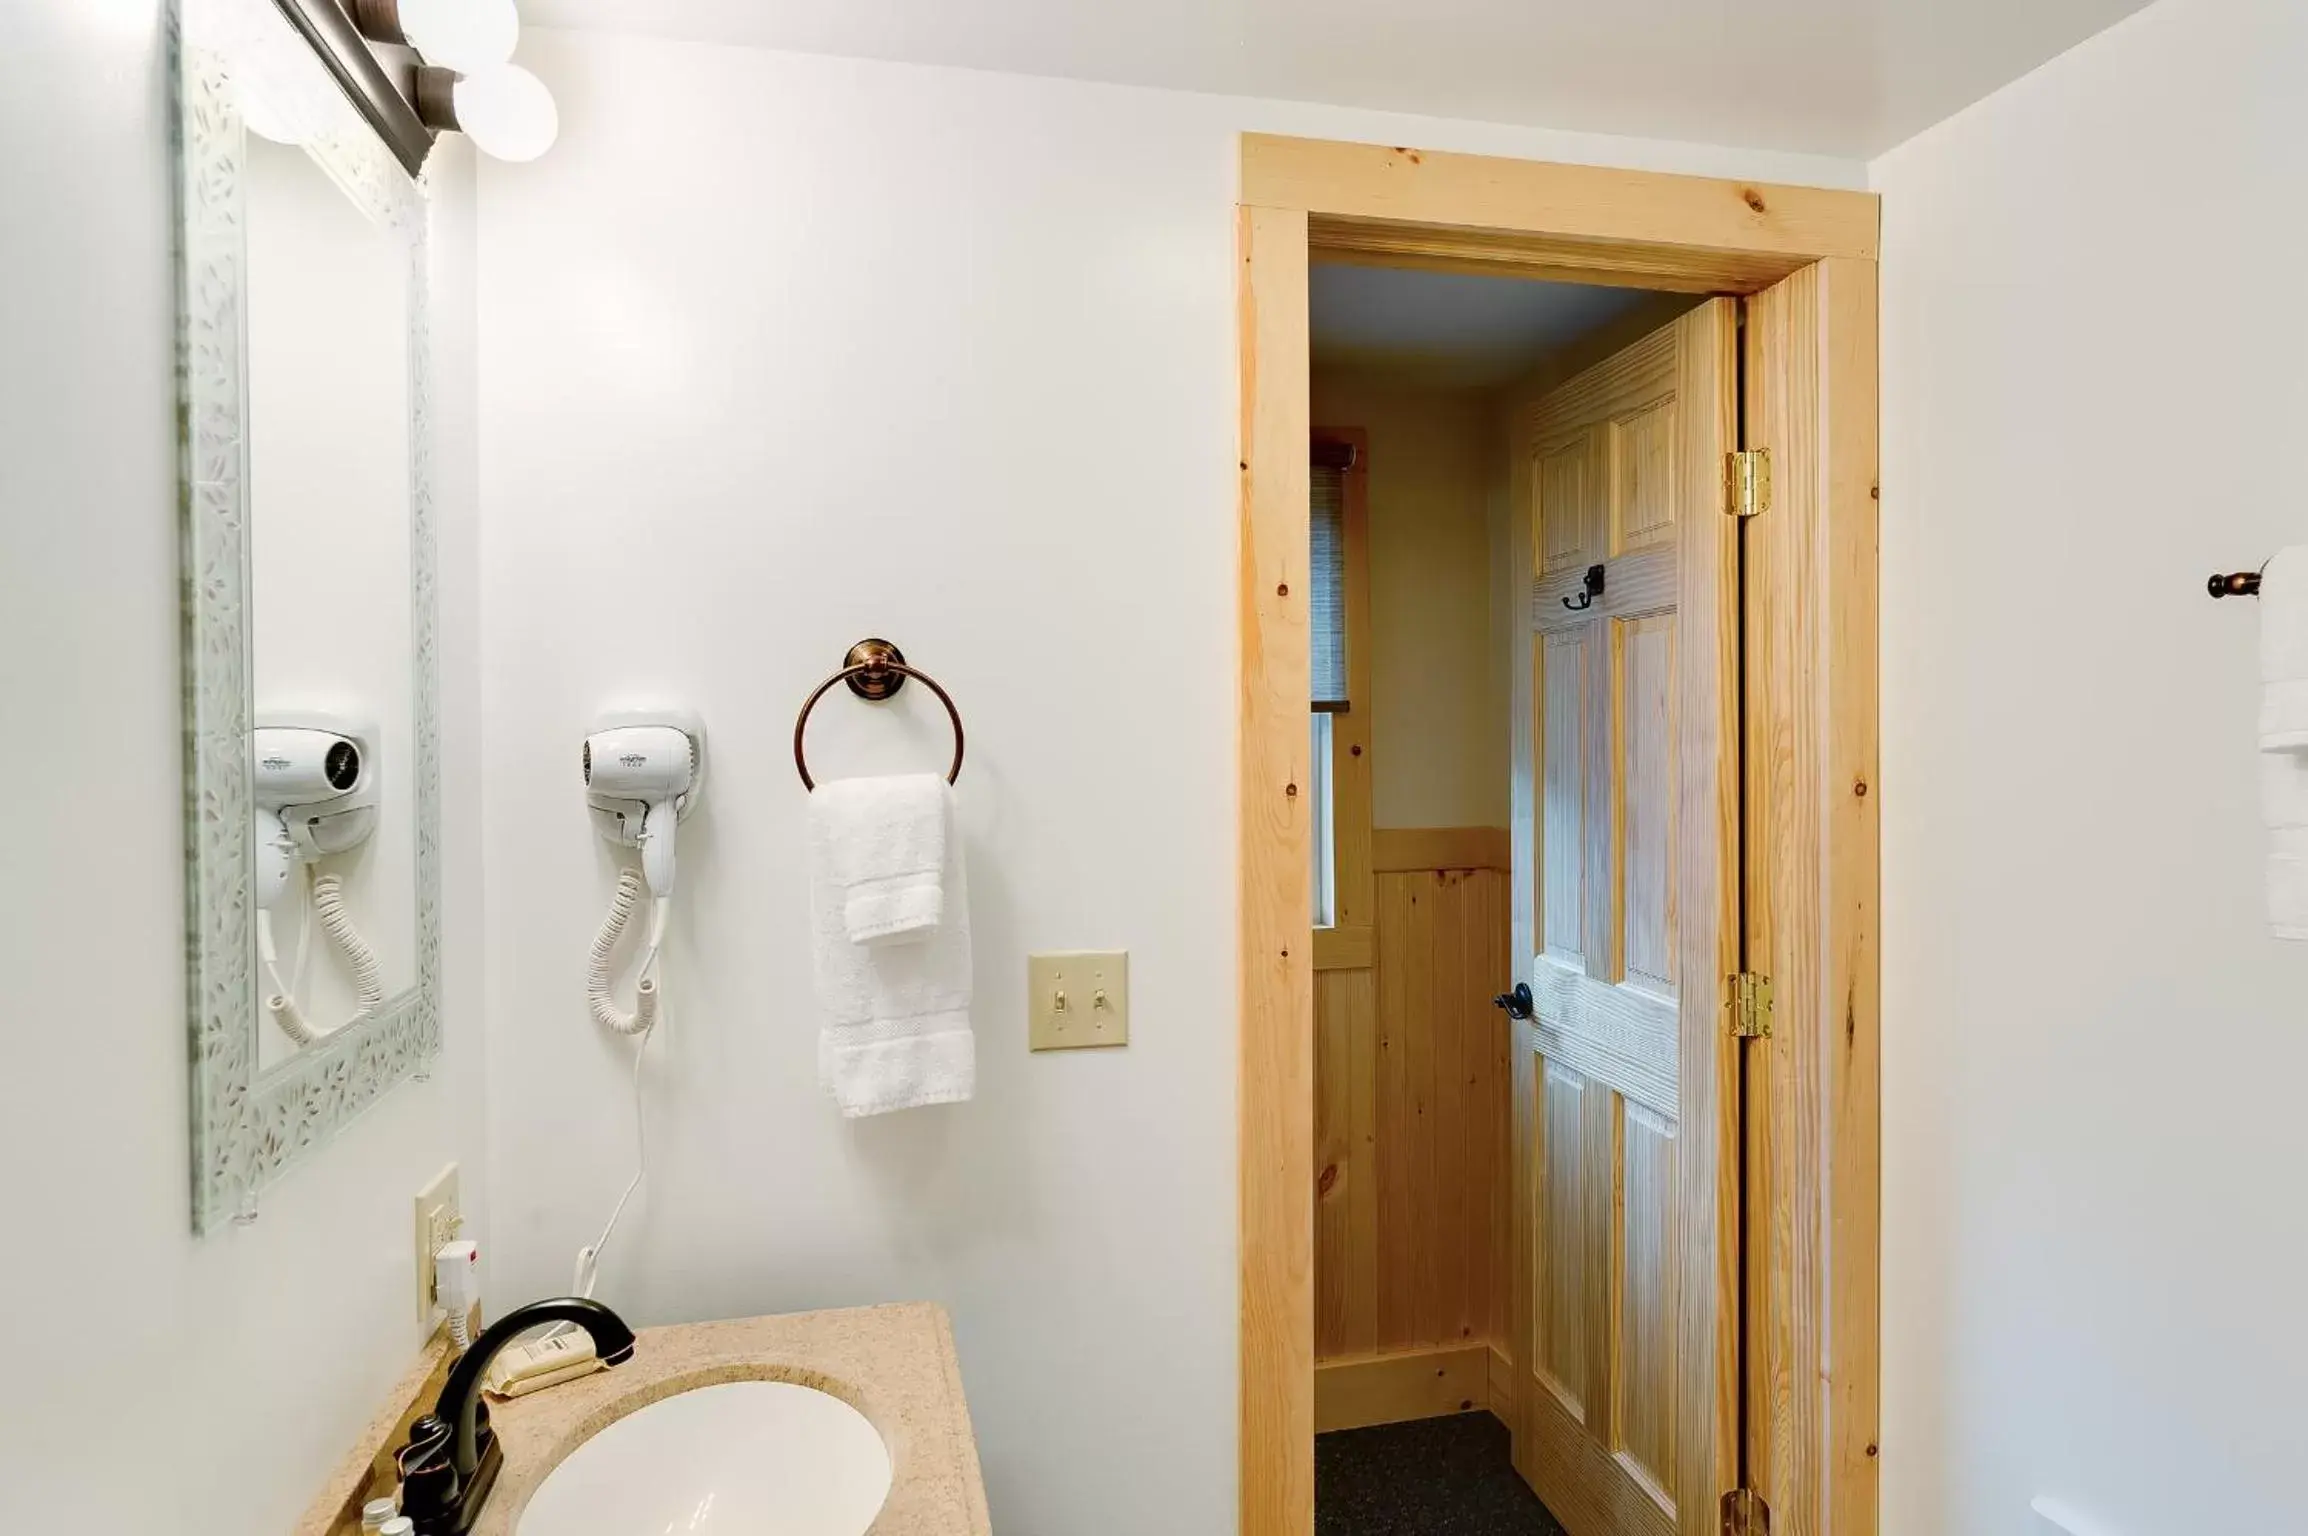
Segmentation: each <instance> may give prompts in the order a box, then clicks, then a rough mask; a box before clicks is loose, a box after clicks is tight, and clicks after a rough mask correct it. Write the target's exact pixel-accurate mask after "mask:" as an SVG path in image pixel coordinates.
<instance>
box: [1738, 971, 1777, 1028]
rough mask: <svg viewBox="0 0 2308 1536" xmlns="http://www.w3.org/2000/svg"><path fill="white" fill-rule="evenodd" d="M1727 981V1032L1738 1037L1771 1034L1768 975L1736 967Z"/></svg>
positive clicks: (1769, 982) (1769, 980)
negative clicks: (1737, 969)
mask: <svg viewBox="0 0 2308 1536" xmlns="http://www.w3.org/2000/svg"><path fill="white" fill-rule="evenodd" d="M1729 980H1730V983H1731V1002H1730V1008H1731V1033H1732V1034H1733V1035H1735V1036H1737V1037H1738V1038H1739V1039H1742V1040H1768V1039H1770V1038H1771V978H1770V977H1768V976H1759V975H1757V974H1756V973H1755V972H1753V971H1740V972H1738V973H1737V974H1735V975H1733V976H1731V977H1730V978H1729Z"/></svg>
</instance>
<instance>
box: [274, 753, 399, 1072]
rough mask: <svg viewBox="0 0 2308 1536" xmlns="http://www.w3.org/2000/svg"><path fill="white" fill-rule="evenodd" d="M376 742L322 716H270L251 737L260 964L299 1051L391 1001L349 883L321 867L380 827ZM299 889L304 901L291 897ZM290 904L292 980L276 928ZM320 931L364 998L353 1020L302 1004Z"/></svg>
mask: <svg viewBox="0 0 2308 1536" xmlns="http://www.w3.org/2000/svg"><path fill="white" fill-rule="evenodd" d="M376 740H377V732H376V728H375V727H374V726H370V725H365V724H355V723H353V722H351V721H349V720H346V719H344V718H341V717H339V716H335V715H329V714H324V713H319V712H313V711H301V712H290V711H271V712H268V713H267V714H265V715H264V716H263V717H262V718H261V720H260V722H259V724H258V725H257V728H256V729H255V731H253V732H252V733H251V735H250V749H251V755H252V758H253V773H254V784H253V794H252V799H253V800H254V802H255V827H254V834H255V840H256V891H255V896H256V909H257V910H256V945H257V960H258V963H259V964H260V965H261V966H262V967H263V969H264V979H265V983H266V985H267V986H268V987H269V988H270V990H269V991H268V992H267V993H266V995H265V1011H266V1012H267V1013H269V1014H270V1015H271V1016H272V1019H273V1022H274V1023H275V1024H277V1025H279V1026H280V1029H281V1032H282V1033H283V1034H285V1035H287V1036H288V1037H289V1039H290V1040H292V1041H294V1042H295V1043H296V1044H298V1045H300V1046H304V1045H311V1044H312V1043H314V1042H315V1041H317V1040H320V1039H322V1038H323V1037H325V1036H327V1035H330V1034H333V1033H335V1032H336V1031H337V1030H339V1029H342V1028H343V1027H344V1026H345V1025H347V1024H350V1023H354V1022H356V1021H358V1020H360V1019H364V1018H367V1017H368V1016H369V1014H370V1013H371V1012H372V1011H374V1010H375V1009H376V1008H378V1007H379V1006H381V1005H382V1004H383V1003H384V1000H385V989H384V973H383V969H382V967H381V966H380V964H379V963H378V960H377V952H376V950H375V949H374V948H373V947H372V946H371V945H370V944H369V942H368V940H366V939H364V938H363V937H361V934H360V930H359V929H357V928H356V927H354V925H353V919H352V914H351V913H350V912H349V911H348V910H347V909H346V906H345V899H344V882H343V880H342V878H341V877H340V876H339V875H338V874H337V873H336V872H334V871H329V872H325V873H324V872H320V871H319V870H318V869H317V868H316V866H318V865H319V864H320V862H321V861H322V860H324V859H327V858H331V857H333V856H335V855H338V854H345V853H350V852H351V851H352V850H353V849H355V848H357V847H359V846H360V845H361V844H362V843H363V842H365V841H367V840H368V838H369V835H370V834H371V833H373V832H374V831H375V830H376V824H377V781H378V777H379V775H378V771H377V760H376V758H377V754H376ZM292 890H295V891H297V892H298V893H299V895H298V896H297V897H292V896H291V895H290V892H291V891H292ZM291 905H295V906H297V908H298V911H299V921H298V925H297V953H296V961H295V963H294V964H293V965H292V966H291V967H290V971H289V974H287V975H284V974H283V973H282V971H281V965H280V946H279V943H278V941H277V939H276V937H275V935H274V926H273V925H274V920H275V915H276V913H278V912H280V911H282V910H284V909H285V908H287V907H289V906H291ZM316 926H317V927H318V928H319V929H320V931H321V932H322V933H323V934H324V935H326V936H327V938H328V941H329V944H330V946H331V947H332V948H333V949H335V950H336V952H337V955H338V957H339V959H340V960H342V962H343V963H344V965H345V968H346V969H347V971H348V972H349V973H350V974H351V977H352V983H353V995H354V998H355V1006H354V1010H353V1013H352V1015H351V1017H349V1018H345V1019H340V1020H338V1021H337V1022H336V1023H333V1024H326V1025H323V1024H316V1023H314V1022H313V1021H312V1020H311V1019H310V1018H308V1017H307V1016H306V1014H305V1007H304V1004H303V1003H302V1002H300V1001H299V997H300V993H302V992H303V990H304V988H305V986H306V984H307V982H308V981H309V979H310V971H309V969H308V967H309V964H310V962H311V959H312V948H313V946H312V935H313V930H314V928H315V927H316Z"/></svg>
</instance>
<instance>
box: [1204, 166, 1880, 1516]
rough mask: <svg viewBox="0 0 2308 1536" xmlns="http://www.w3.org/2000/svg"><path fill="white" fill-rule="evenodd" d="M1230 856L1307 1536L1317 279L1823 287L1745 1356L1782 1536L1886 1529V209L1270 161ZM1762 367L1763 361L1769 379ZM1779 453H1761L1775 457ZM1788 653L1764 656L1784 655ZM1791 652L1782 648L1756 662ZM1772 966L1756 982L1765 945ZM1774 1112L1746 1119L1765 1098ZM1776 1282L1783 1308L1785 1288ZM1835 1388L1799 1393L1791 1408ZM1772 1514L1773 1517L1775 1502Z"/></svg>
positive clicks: (1797, 574) (1768, 896) (1283, 1399)
mask: <svg viewBox="0 0 2308 1536" xmlns="http://www.w3.org/2000/svg"><path fill="white" fill-rule="evenodd" d="M1241 155H1242V160H1241V192H1240V206H1239V207H1238V209H1237V221H1238V222H1237V230H1238V237H1239V242H1240V244H1239V250H1238V260H1239V263H1240V266H1239V268H1238V279H1239V286H1238V299H1239V304H1240V311H1239V324H1240V331H1239V337H1238V346H1239V350H1240V355H1239V361H1240V366H1241V391H1242V394H1241V409H1242V421H1241V442H1240V453H1239V467H1240V472H1241V504H1240V524H1241V529H1240V532H1241V553H1240V583H1241V605H1242V606H1241V653H1240V681H1241V693H1240V708H1241V718H1240V731H1241V734H1240V740H1239V748H1238V751H1239V767H1240V779H1239V786H1238V788H1239V793H1240V806H1239V836H1240V849H1239V853H1240V863H1239V870H1240V892H1239V899H1240V903H1241V905H1240V914H1239V918H1240V931H1241V956H1240V964H1241V973H1240V981H1241V1013H1240V1053H1241V1054H1240V1083H1239V1090H1238V1091H1239V1114H1240V1126H1239V1135H1240V1143H1239V1158H1240V1177H1241V1189H1240V1201H1241V1205H1240V1219H1241V1251H1240V1263H1241V1276H1240V1278H1241V1318H1240V1321H1241V1397H1240V1413H1241V1420H1240V1455H1241V1459H1240V1468H1239V1472H1240V1487H1241V1521H1240V1536H1309V1533H1311V1531H1312V1530H1313V1528H1314V1257H1313V1249H1314V1204H1315V1190H1314V1091H1315V1084H1314V1043H1313V1010H1314V1002H1313V967H1312V945H1311V944H1310V942H1309V933H1310V931H1311V921H1312V917H1311V891H1310V884H1311V874H1310V863H1309V860H1310V857H1311V852H1310V848H1309V843H1308V838H1309V835H1310V833H1309V827H1308V817H1307V815H1306V802H1305V799H1304V798H1303V797H1302V796H1301V795H1300V794H1299V785H1300V784H1301V783H1302V782H1303V781H1304V776H1305V773H1306V766H1307V765H1306V756H1307V751H1308V732H1307V729H1306V718H1305V717H1306V708H1307V703H1306V701H1307V614H1306V600H1307V596H1308V591H1307V543H1306V507H1307V495H1308V481H1307V468H1308V467H1307V455H1306V444H1307V435H1308V432H1309V431H1310V430H1311V427H1312V422H1311V420H1310V407H1309V401H1308V382H1307V379H1308V364H1309V347H1308V336H1307V328H1308V318H1307V303H1306V299H1307V268H1308V266H1309V263H1310V261H1311V260H1313V259H1315V258H1316V256H1317V254H1318V253H1319V256H1320V259H1324V260H1340V261H1355V262H1364V263H1370V264H1377V265H1385V266H1409V267H1422V268H1428V269H1434V270H1442V271H1459V272H1484V273H1491V274H1497V275H1515V276H1523V277H1533V278H1544V279H1551V280H1556V281H1569V282H1587V283H1606V284H1614V285H1618V286H1625V287H1637V288H1649V289H1662V290H1671V291H1677V292H1690V293H1729V294H1752V293H1757V292H1760V291H1761V290H1763V289H1765V288H1768V287H1770V286H1772V285H1773V284H1776V283H1778V282H1780V281H1781V280H1782V279H1784V278H1788V277H1791V276H1793V275H1795V274H1796V273H1798V272H1806V271H1808V277H1807V280H1806V281H1805V282H1804V283H1802V284H1800V285H1797V288H1796V290H1795V294H1794V298H1795V300H1796V302H1799V303H1800V304H1801V305H1803V306H1805V310H1804V313H1803V314H1802V315H1801V316H1799V317H1798V318H1799V319H1800V320H1801V321H1802V322H1803V323H1802V324H1800V325H1798V326H1795V327H1793V328H1792V334H1794V335H1796V336H1798V337H1800V338H1802V339H1803V340H1804V341H1805V342H1806V343H1815V345H1814V346H1813V349H1812V354H1811V355H1807V356H1805V357H1802V358H1799V359H1796V360H1795V364H1794V366H1795V367H1796V368H1797V370H1798V371H1799V372H1800V374H1801V377H1802V379H1803V381H1804V386H1805V387H1804V388H1802V389H1801V390H1800V391H1797V392H1793V393H1796V394H1799V396H1800V398H1794V399H1785V400H1777V401H1775V402H1774V409H1775V411H1776V412H1777V413H1778V415H1777V419H1779V420H1781V421H1783V422H1786V423H1787V424H1788V430H1789V432H1790V445H1789V447H1788V449H1787V451H1786V452H1784V453H1783V454H1782V456H1781V461H1780V462H1779V463H1777V464H1775V465H1774V466H1773V467H1774V470H1775V471H1776V478H1777V479H1778V481H1779V485H1778V489H1777V494H1776V497H1775V505H1774V507H1773V509H1772V511H1771V512H1770V513H1768V514H1766V516H1765V517H1764V518H1763V520H1762V521H1761V522H1760V523H1759V524H1758V525H1757V527H1756V528H1755V529H1754V530H1753V532H1754V534H1755V535H1756V537H1755V538H1753V539H1751V540H1750V543H1749V556H1748V558H1749V559H1750V561H1755V560H1758V559H1760V560H1762V561H1763V562H1765V563H1766V564H1767V567H1768V570H1769V572H1770V576H1769V580H1770V583H1771V584H1770V589H1769V590H1770V594H1771V599H1770V601H1769V602H1768V603H1766V604H1761V605H1758V604H1753V603H1751V604H1750V605H1749V609H1748V613H1747V618H1746V625H1747V634H1746V637H1745V638H1746V652H1747V656H1748V658H1749V659H1748V663H1747V674H1746V675H1747V679H1748V722H1747V728H1746V737H1747V741H1748V742H1749V743H1751V744H1755V745H1750V747H1749V748H1748V750H1749V753H1750V758H1751V760H1752V759H1753V757H1754V756H1755V755H1756V753H1757V751H1758V746H1760V747H1761V748H1762V749H1763V750H1765V751H1767V752H1768V753H1769V755H1770V759H1771V761H1770V773H1769V781H1770V785H1771V792H1770V793H1768V794H1751V795H1750V797H1749V803H1748V818H1749V822H1748V827H1747V831H1746V857H1745V859H1744V867H1745V877H1744V888H1743V891H1742V898H1743V901H1744V903H1745V904H1746V907H1747V910H1748V911H1749V912H1750V913H1757V912H1760V913H1764V914H1767V920H1766V921H1763V922H1761V923H1757V922H1756V921H1755V920H1754V919H1753V918H1750V920H1749V923H1748V929H1749V935H1750V939H1751V947H1750V951H1749V956H1748V964H1749V966H1750V968H1752V969H1755V970H1759V971H1763V972H1765V973H1767V974H1769V975H1771V976H1772V978H1773V980H1774V982H1775V985H1776V994H1777V1012H1776V1018H1775V1034H1774V1038H1773V1040H1772V1041H1771V1042H1770V1049H1769V1051H1768V1052H1767V1053H1765V1054H1763V1055H1762V1057H1761V1058H1760V1059H1761V1062H1762V1064H1763V1071H1764V1075H1765V1076H1766V1077H1767V1078H1768V1079H1769V1083H1768V1087H1767V1089H1766V1090H1765V1100H1764V1102H1765V1103H1766V1104H1767V1106H1768V1108H1767V1110H1766V1113H1767V1114H1768V1117H1769V1119H1770V1122H1771V1123H1770V1126H1769V1128H1768V1130H1767V1131H1766V1132H1765V1133H1764V1136H1763V1139H1762V1140H1760V1141H1758V1140H1756V1139H1755V1138H1756V1136H1757V1132H1756V1130H1755V1129H1754V1128H1753V1127H1750V1130H1749V1133H1748V1134H1749V1136H1750V1155H1751V1156H1761V1157H1762V1158H1763V1159H1764V1160H1765V1162H1766V1164H1768V1165H1769V1166H1767V1167H1766V1169H1765V1170H1764V1172H1763V1174H1762V1177H1763V1178H1764V1179H1765V1180H1767V1184H1766V1187H1767V1188H1768V1189H1769V1190H1770V1200H1769V1205H1770V1207H1771V1208H1770V1209H1766V1210H1760V1211H1757V1212H1753V1213H1750V1215H1749V1217H1748V1223H1749V1241H1750V1243H1751V1244H1754V1243H1757V1241H1758V1239H1761V1240H1762V1243H1763V1244H1764V1245H1765V1246H1766V1247H1767V1248H1768V1251H1769V1252H1770V1253H1771V1254H1772V1255H1773V1260H1772V1262H1773V1263H1774V1264H1775V1265H1781V1264H1783V1267H1784V1270H1785V1273H1784V1275H1783V1276H1779V1275H1778V1274H1777V1273H1776V1271H1775V1278H1774V1283H1773V1284H1771V1285H1767V1286H1763V1287H1760V1288H1759V1292H1760V1299H1759V1301H1756V1302H1754V1303H1751V1306H1750V1309H1749V1312H1748V1316H1747V1327H1748V1332H1749V1337H1750V1340H1751V1345H1750V1347H1751V1348H1759V1349H1762V1350H1764V1351H1765V1352H1766V1357H1765V1360H1764V1368H1763V1369H1762V1370H1760V1371H1751V1372H1750V1373H1749V1374H1750V1378H1751V1379H1752V1380H1758V1381H1762V1382H1763V1383H1765V1387H1764V1393H1765V1396H1764V1398H1763V1399H1762V1400H1760V1401H1756V1402H1751V1403H1750V1405H1749V1411H1748V1422H1749V1431H1748V1450H1749V1458H1750V1467H1751V1471H1752V1473H1753V1475H1754V1479H1755V1481H1756V1483H1757V1485H1758V1487H1759V1488H1760V1489H1761V1490H1762V1491H1763V1492H1764V1494H1765V1496H1766V1498H1767V1499H1770V1501H1771V1502H1772V1503H1773V1505H1774V1513H1775V1516H1776V1518H1775V1519H1774V1522H1773V1527H1774V1529H1775V1531H1777V1532H1778V1533H1779V1536H1873V1533H1874V1532H1875V1530H1876V1528H1877V1481H1878V1480H1877V1476H1876V1469H1877V1446H1878V1442H1877V1429H1876V1426H1877V1417H1878V1372H1879V1365H1878V1357H1879V1350H1880V1341H1879V1338H1878V1301H1877V1293H1878V1283H1879V1282H1878V1273H1877V1267H1878V1252H1877V1232H1878V1161H1879V1159H1878V1135H1879V1132H1878V1118H1879V1080H1878V1076H1877V1027H1878V1017H1877V1013H1878V976H1877V944H1876V940H1877V927H1876V925H1877V900H1878V894H1877V860H1878V836H1877V820H1876V817H1877V811H1876V806H1877V802H1878V800H1879V799H1880V796H1878V795H1875V794H1874V793H1872V791H1873V788H1874V785H1875V780H1876V737H1877V728H1876V646H1877V641H1876V589H1877V560H1876V507H1877V500H1876V496H1875V488H1876V446H1877V433H1878V424H1877V412H1878V405H1877V401H1878V371H1877V337H1876V257H1877V249H1878V247H1877V230H1878V224H1879V213H1878V200H1877V198H1876V197H1875V196H1874V195H1873V194H1870V193H1863V192H1846V191H1832V190H1825V189H1820V188H1811V187H1787V186H1776V185H1767V184H1763V183H1758V182H1741V181H1724V180H1716V179H1712V178H1706V177H1694V176H1675V175H1665V174H1660V173H1655V172H1645V171H1623V170H1613V169H1607V168H1601V167H1593V166H1573V165H1558V164H1549V163H1544V162H1537V161H1521V160H1501V159H1493V158H1488V157H1481V156H1470V155H1454V154H1444V153H1439V152H1432V151H1423V150H1413V149H1401V148H1389V147H1386V146H1383V145H1367V144H1346V143H1336V142H1331V141H1326V140H1314V139H1291V138H1278V137H1272V136H1268V135H1263V134H1245V135H1243V138H1242V144H1241ZM1744 363H1745V360H1744V359H1743V360H1742V364H1743V366H1744ZM1764 446H1770V445H1768V444H1766V445H1764ZM1765 623H1769V624H1770V625H1772V626H1774V628H1773V630H1772V631H1771V633H1769V634H1765V633H1763V632H1762V628H1761V627H1762V625H1764V624H1765ZM1765 642H1768V643H1765ZM1757 939H1760V941H1761V950H1762V952H1760V953H1758V952H1757V951H1756V948H1755V947H1754V943H1753V941H1755V940H1757ZM1750 1102H1751V1103H1755V1102H1756V1099H1755V1092H1754V1089H1753V1086H1752V1085H1751V1089H1750ZM1782 1280H1783V1283H1780V1282H1781V1281H1782ZM1796 1383H1807V1384H1813V1386H1812V1387H1809V1388H1807V1389H1806V1390H1804V1391H1800V1392H1799V1391H1797V1390H1796V1389H1795V1387H1794V1385H1793V1384H1796ZM1774 1494H1779V1495H1780V1496H1779V1497H1776V1498H1774V1497H1772V1495H1774Z"/></svg>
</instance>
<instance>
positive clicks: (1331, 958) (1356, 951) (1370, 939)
mask: <svg viewBox="0 0 2308 1536" xmlns="http://www.w3.org/2000/svg"><path fill="white" fill-rule="evenodd" d="M1377 963H1378V930H1377V929H1376V928H1374V927H1372V926H1371V925H1370V924H1368V923H1365V924H1362V925H1360V926H1359V927H1354V928H1317V929H1315V930H1314V968H1315V969H1316V970H1318V971H1367V970H1369V969H1370V968H1371V967H1372V966H1374V965H1376V964H1377Z"/></svg>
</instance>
